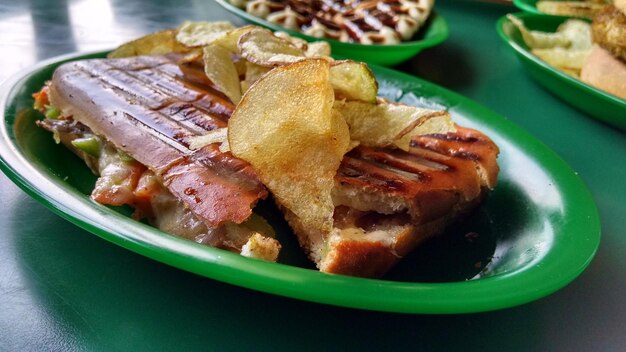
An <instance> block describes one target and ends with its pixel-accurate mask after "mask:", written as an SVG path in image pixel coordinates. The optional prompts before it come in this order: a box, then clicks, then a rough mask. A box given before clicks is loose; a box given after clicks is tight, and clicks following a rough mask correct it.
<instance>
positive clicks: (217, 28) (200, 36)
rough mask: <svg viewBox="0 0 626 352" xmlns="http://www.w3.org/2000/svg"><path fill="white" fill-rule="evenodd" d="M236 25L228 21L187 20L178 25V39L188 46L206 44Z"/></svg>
mask: <svg viewBox="0 0 626 352" xmlns="http://www.w3.org/2000/svg"><path fill="white" fill-rule="evenodd" d="M233 29H235V27H234V26H233V25H232V24H231V23H230V22H227V21H220V22H192V21H185V22H184V23H183V24H182V25H181V26H180V27H178V33H177V34H176V40H177V41H178V42H179V43H181V44H184V45H186V46H188V47H198V46H204V45H207V44H210V43H212V42H213V41H214V40H215V39H217V38H219V37H221V36H223V35H224V34H226V33H227V32H228V31H231V30H233Z"/></svg>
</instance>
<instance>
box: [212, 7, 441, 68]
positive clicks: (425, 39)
mask: <svg viewBox="0 0 626 352" xmlns="http://www.w3.org/2000/svg"><path fill="white" fill-rule="evenodd" d="M215 1H216V2H217V3H218V4H220V5H222V6H223V7H224V8H225V9H226V10H228V11H230V12H232V13H234V14H235V15H237V16H239V17H241V18H243V19H245V20H247V21H249V22H252V23H254V24H256V25H259V26H262V27H266V28H269V29H271V30H273V31H282V32H287V33H289V34H290V35H292V36H294V37H299V38H302V39H304V40H306V41H309V42H314V41H319V40H322V39H320V38H315V37H312V36H309V35H306V34H303V33H300V32H296V31H292V30H288V29H286V28H283V27H281V26H279V25H276V24H274V23H271V22H268V21H266V20H264V19H262V18H258V17H256V16H252V15H251V14H249V13H247V12H246V11H244V10H242V9H240V8H238V7H236V6H233V5H231V4H230V3H229V2H228V0H215ZM446 38H448V25H447V24H446V21H445V20H444V19H443V17H441V16H439V15H437V14H436V13H433V14H432V15H431V16H430V19H429V20H428V21H427V23H426V25H425V26H424V27H423V28H422V29H421V30H420V31H419V32H418V33H417V34H416V35H415V37H414V40H411V41H407V42H404V43H402V44H397V45H364V44H358V43H344V42H340V41H338V40H332V39H323V40H325V41H327V42H328V43H329V44H330V46H331V47H332V53H333V56H335V55H336V56H339V57H343V58H348V59H353V60H357V61H364V62H368V63H373V64H377V65H384V66H391V65H396V64H399V63H401V62H404V61H406V60H408V59H410V58H411V57H413V56H415V55H417V54H418V53H419V52H420V51H422V50H423V49H425V48H429V47H432V46H435V45H438V44H440V43H441V42H443V41H444V40H446Z"/></svg>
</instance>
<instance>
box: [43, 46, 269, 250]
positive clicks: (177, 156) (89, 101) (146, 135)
mask: <svg viewBox="0 0 626 352" xmlns="http://www.w3.org/2000/svg"><path fill="white" fill-rule="evenodd" d="M36 107H38V108H39V109H41V110H44V109H45V110H46V111H47V113H46V117H47V118H46V119H44V120H42V121H39V122H38V125H39V126H41V127H43V128H45V129H47V130H49V131H51V132H52V133H53V134H54V137H55V139H57V141H60V142H62V143H63V144H64V145H66V146H67V147H69V148H70V149H71V150H72V151H74V152H75V153H76V154H77V155H79V156H80V157H81V158H83V159H84V160H85V162H86V163H87V165H88V166H89V167H90V168H91V169H92V170H93V171H94V173H95V174H97V175H98V176H99V177H98V179H97V181H96V185H95V188H94V190H93V192H92V194H91V198H92V199H93V200H95V201H96V202H98V203H101V204H106V205H113V206H118V205H124V204H128V205H131V206H132V207H133V208H134V209H135V213H134V217H136V218H148V219H150V220H151V222H153V223H154V224H155V225H156V226H157V227H159V228H161V229H163V230H164V231H166V232H169V233H173V234H176V235H179V236H181V237H184V238H188V239H191V240H195V241H197V242H200V243H206V244H209V245H212V246H216V247H220V248H224V249H228V250H232V251H235V252H239V253H241V251H242V250H243V249H244V247H246V246H247V247H251V246H252V244H253V243H254V246H252V247H254V248H256V249H255V250H254V251H251V252H250V251H249V253H248V255H250V256H253V257H255V256H257V254H260V257H261V258H263V259H267V260H276V258H277V255H278V250H279V249H280V244H279V243H278V242H277V241H276V240H275V239H273V238H271V235H272V234H259V233H258V232H257V231H256V229H255V227H254V226H248V225H250V224H251V223H248V221H249V220H250V218H251V216H252V214H253V213H252V208H253V207H254V205H255V204H256V203H257V201H259V200H260V199H263V198H265V197H266V196H267V189H266V188H265V187H264V186H263V184H261V182H260V181H259V179H258V177H257V176H256V174H255V172H254V170H252V169H251V167H250V166H249V165H248V164H247V163H246V162H244V161H242V160H240V159H237V158H234V157H233V156H232V155H230V153H223V152H221V151H220V150H219V148H218V146H217V145H216V144H208V145H205V146H203V147H202V148H199V149H196V150H190V149H188V145H187V142H186V138H188V137H190V136H196V135H202V134H205V133H207V131H210V130H213V129H216V128H219V127H225V126H226V125H227V121H228V117H229V115H230V112H231V111H232V108H233V105H232V103H231V102H230V101H229V100H228V99H227V98H225V97H224V95H223V94H222V93H220V92H218V91H216V90H215V89H213V88H211V84H210V81H209V80H208V79H207V78H206V76H205V75H204V73H203V69H202V67H201V66H193V65H186V66H179V65H178V64H177V63H176V61H175V60H173V59H172V58H169V57H166V56H138V57H132V58H124V59H109V60H85V61H78V62H71V63H68V64H65V65H62V66H61V67H59V68H58V69H57V70H56V71H55V73H54V75H53V77H52V80H51V81H50V82H49V84H48V85H46V86H45V87H44V88H43V89H42V90H41V91H40V92H39V93H37V95H36ZM50 112H53V113H50ZM251 241H252V242H251ZM247 247H246V248H247ZM261 248H263V249H261Z"/></svg>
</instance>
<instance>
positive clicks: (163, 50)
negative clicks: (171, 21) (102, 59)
mask: <svg viewBox="0 0 626 352" xmlns="http://www.w3.org/2000/svg"><path fill="white" fill-rule="evenodd" d="M189 51H190V48H187V47H186V46H184V45H182V44H181V43H179V42H178V41H177V40H176V31H175V30H165V31H160V32H156V33H151V34H148V35H146V36H144V37H141V38H139V39H135V40H133V41H130V42H128V43H125V44H122V45H121V46H119V47H118V48H117V49H115V50H113V51H112V52H110V53H109V55H107V57H108V58H110V59H115V58H122V57H130V56H139V55H163V54H169V53H187V52H189Z"/></svg>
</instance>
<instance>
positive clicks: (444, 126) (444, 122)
mask: <svg viewBox="0 0 626 352" xmlns="http://www.w3.org/2000/svg"><path fill="white" fill-rule="evenodd" d="M454 131H456V127H455V126H454V122H452V119H451V118H450V114H447V113H446V114H443V115H438V116H431V117H429V118H426V119H424V120H423V121H422V122H421V123H420V124H418V125H417V126H415V128H413V129H412V130H411V132H409V133H407V134H405V135H404V136H402V137H401V138H400V139H397V140H396V141H394V142H393V144H394V145H395V146H396V147H398V148H400V149H402V150H409V147H410V146H411V140H412V139H413V137H415V136H423V135H426V134H435V133H440V134H445V133H450V132H454Z"/></svg>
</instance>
